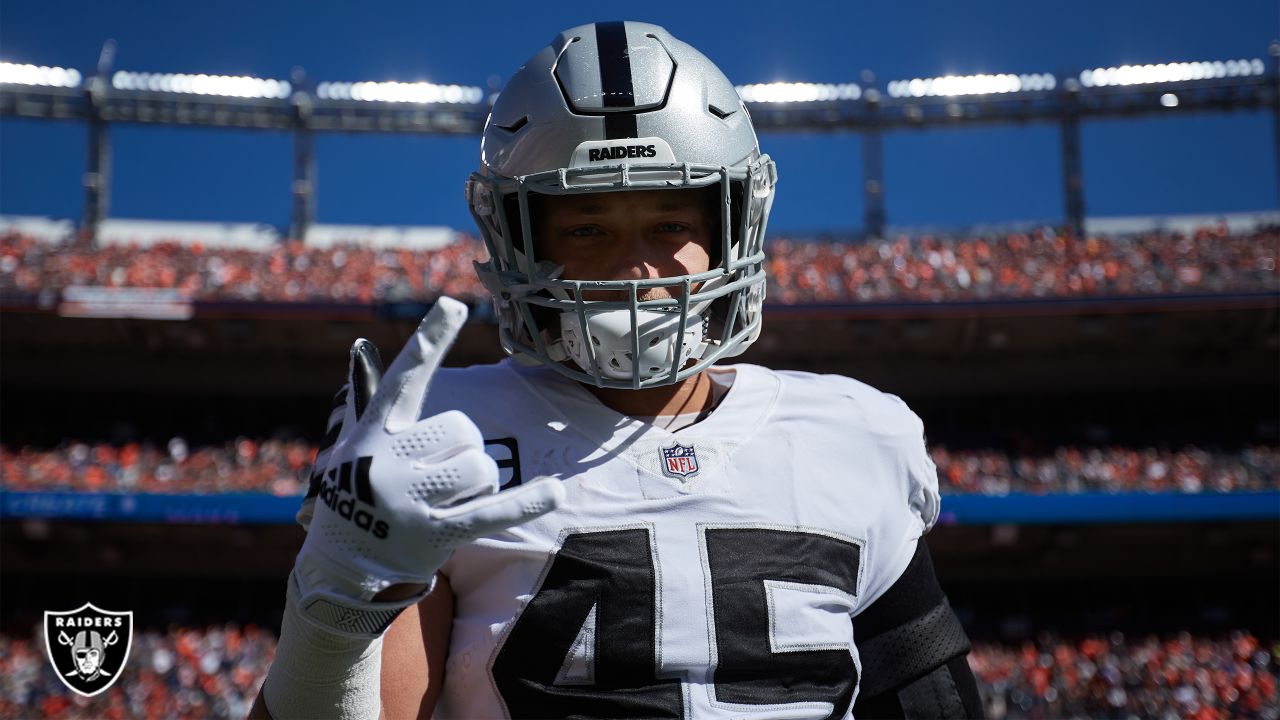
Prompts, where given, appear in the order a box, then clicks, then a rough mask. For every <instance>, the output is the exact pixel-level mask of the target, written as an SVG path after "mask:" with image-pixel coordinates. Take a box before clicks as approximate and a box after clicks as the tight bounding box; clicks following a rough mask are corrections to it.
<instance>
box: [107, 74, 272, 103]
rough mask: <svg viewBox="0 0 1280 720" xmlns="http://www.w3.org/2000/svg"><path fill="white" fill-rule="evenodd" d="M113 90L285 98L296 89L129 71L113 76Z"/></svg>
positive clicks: (252, 80) (258, 81)
mask: <svg viewBox="0 0 1280 720" xmlns="http://www.w3.org/2000/svg"><path fill="white" fill-rule="evenodd" d="M111 87H113V88H115V89H117V90H138V91H144V92H155V93H179V94H184V95H216V96H219V97H242V98H285V97H289V94H290V93H292V92H293V88H292V87H291V86H290V85H289V83H288V82H286V81H284V80H271V79H264V78H256V77H248V76H244V75H240V76H231V75H205V74H199V75H187V74H185V73H138V72H128V71H125V70H120V71H118V72H116V73H115V74H114V75H112V76H111Z"/></svg>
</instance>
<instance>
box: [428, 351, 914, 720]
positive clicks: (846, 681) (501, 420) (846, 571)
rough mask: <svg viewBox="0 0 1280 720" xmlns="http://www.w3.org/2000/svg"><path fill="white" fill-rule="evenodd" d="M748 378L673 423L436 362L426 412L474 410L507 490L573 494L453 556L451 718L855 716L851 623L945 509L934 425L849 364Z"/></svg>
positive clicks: (524, 371) (526, 373)
mask: <svg viewBox="0 0 1280 720" xmlns="http://www.w3.org/2000/svg"><path fill="white" fill-rule="evenodd" d="M712 372H717V373H734V376H733V382H732V387H731V388H730V389H729V391H728V394H727V395H726V396H725V397H724V399H723V400H722V402H721V403H720V405H719V406H718V407H717V408H716V409H715V410H714V411H713V412H712V413H711V414H710V415H709V416H708V417H706V418H705V419H704V420H702V421H701V422H699V423H697V424H695V425H692V426H689V427H687V428H684V429H681V430H679V431H677V432H674V433H671V432H667V431H665V430H662V429H659V428H655V427H653V426H652V425H647V424H644V423H641V422H639V421H636V420H633V419H631V418H628V417H626V416H624V415H621V414H619V413H617V412H615V411H613V410H611V409H609V408H608V407H605V406H604V405H602V404H601V403H600V402H599V401H597V400H596V399H595V398H594V396H592V395H591V394H590V393H589V392H587V391H586V390H585V389H584V388H583V387H581V386H579V385H578V384H577V383H576V382H574V381H571V380H567V379H564V378H562V377H560V376H559V375H557V374H555V373H554V372H552V371H550V370H548V369H546V368H526V367H522V366H520V365H517V364H516V363H514V362H512V361H510V360H507V361H504V362H501V363H498V364H495V365H486V366H477V367H471V368H467V369H461V370H459V369H442V370H441V371H440V372H439V374H438V375H437V376H436V378H435V380H434V381H433V383H432V386H431V390H430V392H429V394H428V398H427V406H426V407H425V408H424V412H423V414H424V416H427V415H434V414H436V413H439V412H442V411H444V410H448V409H458V410H462V411H463V412H465V413H466V414H467V415H468V416H470V417H471V419H472V420H473V421H475V423H476V425H477V426H478V427H479V428H480V431H481V433H482V434H483V435H484V438H485V442H486V448H487V449H488V450H489V452H490V453H491V454H492V455H493V456H494V457H495V458H496V459H497V460H498V463H499V467H500V468H501V469H502V473H503V482H504V483H505V486H511V485H513V484H517V483H521V482H528V481H530V480H532V479H533V478H535V477H539V476H552V477H556V478H559V479H560V480H561V481H562V482H563V483H564V487H565V490H566V500H565V503H564V504H563V506H562V507H561V508H560V509H558V510H556V511H555V512H552V513H550V514H548V515H545V516H543V517H541V518H539V519H537V520H534V521H532V522H530V523H528V524H525V525H521V526H519V527H515V528H512V529H511V530H509V531H507V532H503V533H501V534H498V535H494V536H491V537H487V538H484V539H481V540H478V541H476V542H473V543H470V544H468V545H464V546H462V547H460V548H458V549H457V550H456V551H455V552H454V553H453V556H452V558H451V559H450V560H449V562H448V563H447V564H446V565H445V566H444V567H443V568H442V570H441V571H442V572H443V573H444V574H445V575H446V576H448V578H449V581H450V583H451V584H452V586H453V591H454V593H455V596H456V604H455V609H454V613H455V615H454V622H453V635H452V639H451V644H450V649H449V657H448V662H447V665H446V667H445V686H444V691H443V697H442V699H441V703H440V705H439V707H438V708H437V712H436V717H457V718H498V717H515V718H521V717H538V718H544V717H617V718H623V717H626V718H640V717H643V718H655V717H673V718H681V717H683V718H746V717H768V718H848V717H851V708H852V706H853V699H854V697H855V694H856V692H857V686H858V685H857V683H858V678H859V673H860V669H861V666H860V663H859V660H858V650H857V646H856V644H855V641H856V638H855V637H854V636H853V628H852V624H851V622H850V618H852V617H853V616H854V615H857V614H858V613H859V612H860V611H861V610H862V609H863V608H865V607H867V606H868V605H870V604H871V603H872V602H874V601H875V600H876V598H877V597H879V596H880V595H881V594H882V593H884V592H885V590H887V589H888V588H889V587H890V586H891V585H892V584H893V583H894V581H895V580H896V579H897V578H898V576H899V575H900V574H901V573H902V572H903V570H905V569H906V567H907V564H908V562H909V561H910V559H911V557H912V553H913V552H914V551H915V546H916V541H917V539H918V538H919V537H920V536H921V535H922V534H923V533H925V532H926V531H927V530H928V529H929V527H930V526H932V524H933V522H934V521H935V520H936V518H937V516H938V486H937V476H936V471H935V468H934V465H933V463H932V461H931V460H930V459H929V455H928V453H927V452H926V451H925V446H924V439H923V427H922V424H921V421H920V419H919V418H918V417H917V416H916V415H915V414H914V413H913V412H911V410H910V409H908V408H907V406H906V404H904V403H903V402H902V401H901V400H899V399H898V398H897V397H894V396H893V395H888V394H885V393H882V392H880V391H878V390H876V389H874V388H872V387H869V386H867V385H865V384H863V383H860V382H857V381H855V380H851V379H849V378H845V377H839V376H831V375H813V374H808V373H798V372H776V371H772V370H768V369H766V368H762V367H758V366H754V365H734V366H728V367H721V368H715V369H713V370H712Z"/></svg>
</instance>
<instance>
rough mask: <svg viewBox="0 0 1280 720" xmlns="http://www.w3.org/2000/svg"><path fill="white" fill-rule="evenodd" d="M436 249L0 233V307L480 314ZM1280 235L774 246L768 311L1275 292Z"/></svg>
mask: <svg viewBox="0 0 1280 720" xmlns="http://www.w3.org/2000/svg"><path fill="white" fill-rule="evenodd" d="M459 237H460V238H461V239H460V240H458V241H457V242H455V243H453V244H451V245H447V246H445V247H443V248H439V249H436V250H408V249H377V248H371V247H367V246H360V245H352V244H342V245H335V246H333V247H328V248H323V249H321V248H315V247H308V246H306V245H304V244H303V243H302V242H301V241H298V240H291V241H287V242H283V243H281V244H280V245H278V246H277V247H275V248H273V249H272V250H270V251H268V252H261V251H252V250H245V249H226V248H218V249H213V248H205V247H203V246H201V245H200V244H198V243H191V244H188V243H181V242H176V241H175V242H163V243H158V244H156V245H152V246H150V247H147V248H139V247H136V246H133V245H127V244H125V245H106V246H103V247H98V248H91V247H82V246H75V245H68V246H61V245H54V244H49V243H44V242H40V241H38V240H37V239H35V238H33V237H31V236H27V235H22V234H19V233H16V232H7V233H0V298H5V297H17V296H27V297H31V296H39V295H40V294H41V293H44V294H48V293H51V292H57V291H58V290H60V289H62V288H66V287H71V286H96V287H109V288H116V287H128V288H170V289H176V290H179V291H182V292H184V293H185V294H187V295H189V296H190V297H191V298H193V299H197V300H245V301H250V300H251V301H265V302H337V303H362V304H368V303H376V302H394V301H402V300H430V299H433V298H435V297H437V296H439V295H441V294H446V295H451V296H453V297H457V298H461V299H464V300H469V301H472V302H483V301H484V300H485V299H486V298H487V297H488V296H487V293H486V292H485V290H484V288H483V286H481V284H480V282H479V280H478V279H477V278H476V276H475V273H474V272H472V270H471V263H472V262H473V261H476V260H480V259H483V258H484V257H485V255H486V253H485V250H484V246H483V244H482V243H481V242H480V241H479V240H477V239H475V238H474V237H471V236H467V235H460V236H459ZM1278 246H1280V228H1268V229H1262V230H1258V231H1255V232H1252V233H1242V234H1232V233H1230V232H1228V231H1227V229H1226V228H1225V226H1222V227H1204V228H1201V229H1199V230H1197V231H1196V232H1195V233H1193V234H1190V235H1184V234H1180V233H1147V234H1139V235H1132V236H1114V237H1111V236H1091V237H1088V238H1086V239H1083V240H1076V239H1074V238H1073V237H1072V236H1070V235H1069V234H1064V233H1062V232H1058V231H1055V230H1053V229H1051V228H1044V229H1040V230H1035V231H1030V232H1020V233H1009V234H1005V235H1000V236H975V237H951V236H946V235H923V236H920V237H917V238H908V237H906V236H898V237H896V238H894V239H887V240H873V241H869V242H865V243H855V242H834V241H830V240H822V239H814V238H788V237H779V238H777V239H774V240H772V241H771V242H770V245H769V259H768V261H767V263H768V266H769V267H768V269H769V275H770V286H769V289H768V295H767V297H768V298H769V300H770V302H775V303H781V304H787V305H790V304H805V303H838V302H857V301H923V302H947V301H956V300H982V299H988V298H1015V297H1016V298H1028V297H1037V298H1038V297H1073V296H1100V295H1101V296H1120V295H1146V294H1178V293H1218V292H1226V291H1274V290H1276V289H1278V288H1280V268H1277V262H1276V256H1277V247H1278Z"/></svg>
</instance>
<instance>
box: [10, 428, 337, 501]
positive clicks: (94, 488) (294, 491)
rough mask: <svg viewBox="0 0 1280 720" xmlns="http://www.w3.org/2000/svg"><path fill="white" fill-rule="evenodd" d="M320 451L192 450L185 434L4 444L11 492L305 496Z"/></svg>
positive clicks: (286, 446) (274, 446)
mask: <svg viewBox="0 0 1280 720" xmlns="http://www.w3.org/2000/svg"><path fill="white" fill-rule="evenodd" d="M315 453H316V448H315V446H314V445H311V444H309V443H307V442H304V441H302V440H253V439H250V438H243V437H242V438H236V439H235V440H233V441H231V442H228V443H226V444H225V445H215V446H207V447H200V448H195V449H190V448H188V447H187V443H186V441H185V440H183V439H182V438H180V437H175V438H173V439H172V440H170V441H169V443H168V444H167V446H166V447H164V448H163V449H162V448H159V447H156V446H155V445H154V444H151V443H128V444H125V445H110V444H106V443H97V444H93V445H90V444H88V443H83V442H79V441H75V440H71V441H68V442H67V443H65V444H63V445H62V446H61V447H59V448H57V449H54V450H37V449H35V448H30V447H24V448H22V449H21V450H18V451H17V452H16V453H15V452H12V451H10V450H9V448H7V447H4V446H0V487H3V488H4V489H5V490H19V491H22V490H72V491H85V492H148V493H173V492H180V493H225V492H267V493H271V494H273V495H298V494H301V493H302V492H303V491H305V490H306V488H307V478H308V471H309V470H310V468H311V461H312V459H314V458H315Z"/></svg>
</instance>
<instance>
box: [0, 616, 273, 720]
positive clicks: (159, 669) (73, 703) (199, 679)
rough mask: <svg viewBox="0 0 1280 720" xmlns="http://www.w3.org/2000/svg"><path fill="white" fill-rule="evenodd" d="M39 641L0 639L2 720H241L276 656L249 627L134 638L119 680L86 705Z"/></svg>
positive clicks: (267, 640)
mask: <svg viewBox="0 0 1280 720" xmlns="http://www.w3.org/2000/svg"><path fill="white" fill-rule="evenodd" d="M41 633H42V630H41V629H40V628H37V629H36V631H35V636H34V637H32V638H13V637H6V636H3V635H0V717H4V718H17V717H31V716H39V717H45V718H110V719H112V720H114V719H117V718H120V719H123V718H135V717H138V718H140V717H146V718H211V717H217V718H243V717H245V716H246V715H247V714H248V713H249V705H250V703H252V702H253V698H254V697H255V696H256V695H257V693H258V688H259V687H260V686H261V685H262V680H263V678H265V677H266V674H267V668H268V666H269V665H270V664H271V660H272V659H273V658H274V657H275V649H276V638H275V636H274V635H273V634H272V633H270V632H267V631H265V630H262V629H261V628H258V627H256V626H253V625H247V626H245V627H243V628H242V627H240V626H238V625H235V624H233V623H228V624H226V625H223V626H211V627H207V628H193V627H171V628H169V630H168V631H167V632H158V631H155V630H147V631H143V632H137V633H135V634H134V636H133V645H132V648H131V649H130V653H129V659H128V661H127V662H126V664H125V667H124V670H123V671H122V674H121V677H120V678H119V679H118V680H117V681H116V682H115V684H114V685H112V686H111V688H110V689H108V690H107V691H106V692H104V693H102V694H101V695H98V696H95V697H92V698H86V697H83V696H80V695H76V694H74V693H72V692H71V691H69V690H68V689H67V688H66V686H64V685H63V684H62V681H60V680H58V677H57V675H55V674H54V670H53V666H52V665H51V664H50V663H49V659H48V658H47V657H46V656H45V650H44V637H43V635H42V634H41Z"/></svg>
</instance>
